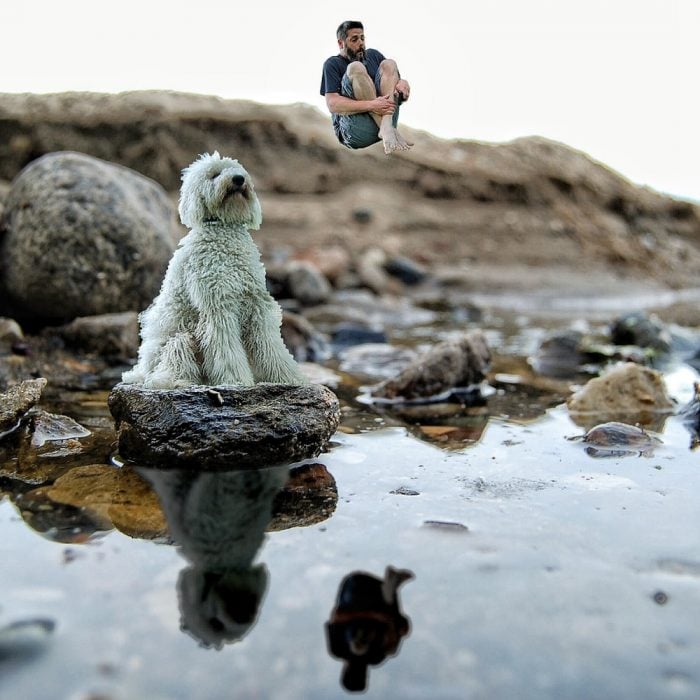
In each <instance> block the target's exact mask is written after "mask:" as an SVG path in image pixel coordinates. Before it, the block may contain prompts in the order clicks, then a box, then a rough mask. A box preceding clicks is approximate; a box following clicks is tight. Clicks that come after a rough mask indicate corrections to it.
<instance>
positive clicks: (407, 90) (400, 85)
mask: <svg viewBox="0 0 700 700" xmlns="http://www.w3.org/2000/svg"><path fill="white" fill-rule="evenodd" d="M394 94H397V95H401V97H402V99H403V101H404V102H405V101H406V100H407V99H408V97H409V95H410V94H411V86H410V85H409V84H408V83H407V82H406V81H405V80H403V79H401V80H399V81H398V82H397V83H396V87H395V88H394Z"/></svg>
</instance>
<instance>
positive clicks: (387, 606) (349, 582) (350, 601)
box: [326, 566, 413, 691]
mask: <svg viewBox="0 0 700 700" xmlns="http://www.w3.org/2000/svg"><path fill="white" fill-rule="evenodd" d="M412 578H413V572H411V571H408V570H406V569H394V567H392V566H387V568H386V571H385V572H384V579H383V580H382V579H379V578H377V577H376V576H372V575H371V574H367V573H364V572H361V571H355V572H354V573H352V574H349V575H348V576H346V577H345V578H344V579H343V580H342V582H341V584H340V589H339V590H338V599H337V601H336V604H335V607H334V608H333V611H332V612H331V617H330V620H329V621H328V622H327V623H326V634H327V637H328V650H329V651H330V653H331V655H332V656H335V657H336V658H339V659H345V664H344V666H343V672H342V684H343V686H344V687H345V688H346V689H347V690H351V691H362V690H365V688H366V687H367V667H368V666H376V665H378V664H380V663H382V661H384V659H386V658H387V656H393V655H395V654H397V653H398V650H399V645H400V644H401V640H402V639H403V637H405V636H406V635H407V634H408V633H409V631H410V620H409V618H407V617H406V616H405V615H403V614H402V612H401V609H400V607H399V599H398V588H399V586H400V585H401V584H402V583H403V582H404V581H408V580H410V579H412Z"/></svg>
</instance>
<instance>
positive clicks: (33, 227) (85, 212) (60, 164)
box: [0, 152, 176, 322]
mask: <svg viewBox="0 0 700 700" xmlns="http://www.w3.org/2000/svg"><path fill="white" fill-rule="evenodd" d="M173 214H174V212H173V209H172V206H171V205H170V202H169V200H168V198H167V195H166V194H165V191H164V190H163V189H162V188H161V187H160V186H159V185H158V184H157V183H155V182H153V181H152V180H149V179H148V178H146V177H144V176H142V175H140V174H139V173H136V172H134V171H132V170H129V169H128V168H124V167H122V166H119V165H115V164H113V163H107V162H105V161H102V160H98V159H97V158H93V157H91V156H87V155H85V154H82V153H72V152H57V153H50V154H48V155H45V156H43V157H42V158H39V159H38V160H35V161H33V162H32V163H30V164H29V165H28V166H27V167H26V168H25V169H24V170H23V171H22V172H21V173H20V174H19V175H18V176H17V177H16V179H15V180H14V182H13V184H12V188H11V189H10V192H9V194H8V197H7V201H6V205H5V212H4V215H3V219H2V222H1V224H0V227H1V228H2V230H3V231H4V236H3V237H2V238H1V239H0V285H1V286H2V287H4V291H5V293H6V295H7V299H6V302H5V303H6V305H7V309H6V310H7V312H8V313H9V315H10V316H12V317H15V318H29V319H33V320H35V321H41V322H55V321H65V320H70V319H72V318H75V317H76V316H90V315H94V314H103V313H114V312H120V311H133V310H135V311H138V310H140V309H143V308H144V307H146V306H147V305H148V304H149V303H150V302H151V300H152V299H153V297H154V296H155V295H156V294H157V293H158V289H159V287H160V283H161V281H162V278H163V274H164V273H165V269H166V267H167V264H168V261H169V259H170V256H171V254H172V251H173V249H174V241H175V238H176V236H175V228H174V226H175V220H174V216H173Z"/></svg>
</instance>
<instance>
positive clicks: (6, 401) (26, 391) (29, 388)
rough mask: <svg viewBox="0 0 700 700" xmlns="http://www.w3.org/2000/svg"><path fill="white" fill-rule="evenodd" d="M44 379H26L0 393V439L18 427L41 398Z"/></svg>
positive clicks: (44, 383)
mask: <svg viewBox="0 0 700 700" xmlns="http://www.w3.org/2000/svg"><path fill="white" fill-rule="evenodd" d="M45 386H46V379H44V378H43V377H41V378H39V379H27V380H26V381H23V382H22V383H21V384H18V385H16V386H13V387H10V388H9V389H8V390H7V391H5V392H3V393H0V437H2V436H3V433H7V432H9V431H10V430H13V429H14V428H16V427H17V426H18V425H19V420H20V418H21V417H22V416H23V415H24V414H25V413H26V412H27V411H28V410H29V409H30V408H31V407H32V406H34V405H35V404H36V403H37V402H38V401H39V399H40V398H41V392H42V391H43V390H44V387H45Z"/></svg>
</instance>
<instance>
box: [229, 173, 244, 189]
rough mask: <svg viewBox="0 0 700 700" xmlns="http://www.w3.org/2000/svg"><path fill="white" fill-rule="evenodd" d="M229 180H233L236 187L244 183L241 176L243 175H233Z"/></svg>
mask: <svg viewBox="0 0 700 700" xmlns="http://www.w3.org/2000/svg"><path fill="white" fill-rule="evenodd" d="M231 182H233V184H234V185H235V186H236V187H243V185H244V184H245V178H244V177H243V175H234V176H233V179H232V180H231Z"/></svg>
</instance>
